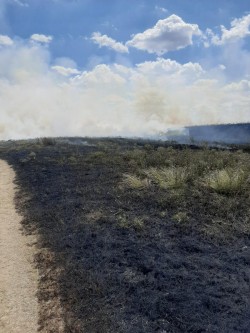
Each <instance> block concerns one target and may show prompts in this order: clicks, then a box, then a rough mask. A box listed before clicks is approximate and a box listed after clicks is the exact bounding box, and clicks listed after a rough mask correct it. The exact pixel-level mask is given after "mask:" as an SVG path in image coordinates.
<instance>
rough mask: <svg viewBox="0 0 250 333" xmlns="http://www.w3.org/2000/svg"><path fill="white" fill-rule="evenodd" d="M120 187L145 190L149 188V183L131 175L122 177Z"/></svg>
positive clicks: (145, 179)
mask: <svg viewBox="0 0 250 333" xmlns="http://www.w3.org/2000/svg"><path fill="white" fill-rule="evenodd" d="M122 185H124V186H125V187H129V188H132V189H138V190H140V189H145V188H148V187H149V186H150V182H149V180H148V179H147V178H144V179H141V178H139V177H137V176H135V175H131V174H124V175H123V180H122Z"/></svg>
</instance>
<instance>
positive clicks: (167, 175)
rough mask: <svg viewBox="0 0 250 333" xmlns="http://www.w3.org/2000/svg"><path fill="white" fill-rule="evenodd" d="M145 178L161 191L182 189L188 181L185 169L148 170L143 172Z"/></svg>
mask: <svg viewBox="0 0 250 333" xmlns="http://www.w3.org/2000/svg"><path fill="white" fill-rule="evenodd" d="M144 173H145V174H146V176H147V177H148V178H149V179H151V180H152V181H153V182H154V183H156V184H157V185H158V186H159V187H160V188H163V189H178V188H182V187H183V186H184V185H185V184H186V182H187V180H188V176H189V174H188V171H187V169H186V168H181V167H170V168H161V169H157V168H150V169H148V170H145V171H144Z"/></svg>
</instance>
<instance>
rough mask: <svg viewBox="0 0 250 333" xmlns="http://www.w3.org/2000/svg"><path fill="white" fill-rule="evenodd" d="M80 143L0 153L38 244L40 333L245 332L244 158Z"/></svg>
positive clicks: (48, 143)
mask: <svg viewBox="0 0 250 333" xmlns="http://www.w3.org/2000/svg"><path fill="white" fill-rule="evenodd" d="M86 141H87V142H88V144H86V143H84V144H81V145H79V144H78V145H74V144H71V143H72V142H73V140H72V142H71V141H69V142H67V140H65V141H63V140H61V141H60V140H54V139H53V140H52V139H50V138H46V139H44V140H37V141H30V142H29V141H27V142H25V141H24V142H12V143H10V144H9V145H7V144H6V145H2V146H1V158H4V159H6V160H7V161H8V162H9V163H10V164H11V165H12V166H13V168H14V169H15V171H16V174H17V179H16V184H17V185H18V188H19V191H18V194H17V197H16V204H17V207H18V209H19V211H20V212H21V213H22V214H23V216H24V219H23V227H24V231H25V232H26V233H36V234H37V235H38V242H37V248H38V253H37V256H36V265H37V267H38V268H39V276H40V281H39V293H38V297H39V302H40V329H41V331H42V332H53V333H56V332H65V333H72V332H73V333H78V332H88V333H97V332H98V333H108V332H110V333H114V332H117V333H119V332H120V333H144V332H148V333H151V332H158V333H166V332H167V333H168V332H173V333H175V332H185V333H186V332H197V333H198V332H199V333H200V332H225V333H230V332H245V333H247V332H249V331H250V297H249V294H250V268H249V262H250V206H249V199H250V183H249V181H250V179H249V175H250V163H249V162H250V155H249V151H250V150H249V146H247V145H246V146H245V147H243V148H239V147H236V146H235V147H232V149H230V150H227V149H224V150H223V149H217V148H209V147H207V146H204V147H196V146H190V145H178V144H172V145H171V144H170V143H164V142H156V141H143V140H126V139H86ZM84 142H85V141H84ZM60 309H61V310H60Z"/></svg>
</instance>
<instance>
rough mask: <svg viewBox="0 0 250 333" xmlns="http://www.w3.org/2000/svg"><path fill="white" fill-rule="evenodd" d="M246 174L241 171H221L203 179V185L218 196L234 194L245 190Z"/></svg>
mask: <svg viewBox="0 0 250 333" xmlns="http://www.w3.org/2000/svg"><path fill="white" fill-rule="evenodd" d="M247 180H248V173H247V172H246V171H244V170H242V169H239V170H235V169H222V170H217V171H215V172H213V173H210V174H209V175H208V176H206V177H205V184H206V185H207V186H208V187H210V188H211V189H213V190H214V191H215V192H217V193H220V194H235V193H239V192H242V190H244V189H245V187H246V184H247Z"/></svg>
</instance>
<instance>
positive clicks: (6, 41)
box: [0, 35, 13, 46]
mask: <svg viewBox="0 0 250 333" xmlns="http://www.w3.org/2000/svg"><path fill="white" fill-rule="evenodd" d="M0 45H6V46H10V45H13V40H12V39H11V38H10V37H9V36H6V35H0Z"/></svg>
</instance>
